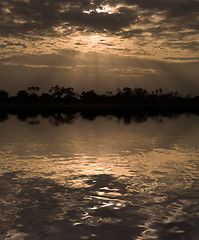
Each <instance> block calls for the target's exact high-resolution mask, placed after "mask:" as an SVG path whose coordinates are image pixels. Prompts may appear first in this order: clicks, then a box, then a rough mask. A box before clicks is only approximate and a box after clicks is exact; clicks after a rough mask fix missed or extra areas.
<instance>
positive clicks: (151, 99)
mask: <svg viewBox="0 0 199 240" xmlns="http://www.w3.org/2000/svg"><path fill="white" fill-rule="evenodd" d="M0 103H92V104H93V103H102V104H103V103H104V104H106V103H109V104H110V103H111V104H120V103H121V104H134V103H135V104H162V103H166V104H170V103H181V104H182V103H186V104H199V96H194V97H191V96H190V95H187V96H185V97H183V96H181V94H179V93H178V92H168V93H165V92H164V91H163V90H162V88H158V89H155V90H154V91H151V92H148V91H147V90H146V89H144V88H140V87H135V88H133V89H132V88H129V87H125V88H123V89H120V88H118V89H117V90H116V91H115V92H112V91H106V92H105V93H104V94H97V93H96V92H95V91H94V90H89V91H83V92H81V93H80V94H79V93H77V92H75V90H74V89H73V88H72V87H60V86H58V85H55V86H53V87H51V88H50V89H49V90H48V91H47V92H40V88H39V87H38V86H30V87H28V88H27V89H25V90H20V91H18V92H17V94H16V96H9V94H8V92H7V91H5V90H0Z"/></svg>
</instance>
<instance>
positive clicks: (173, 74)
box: [0, 0, 199, 95]
mask: <svg viewBox="0 0 199 240" xmlns="http://www.w3.org/2000/svg"><path fill="white" fill-rule="evenodd" d="M56 84H58V85H60V86H64V87H73V88H74V89H75V90H76V91H78V92H81V91H85V90H91V89H93V90H95V91H96V92H97V93H103V92H105V91H107V90H108V91H115V90H116V89H117V88H121V89H122V88H124V87H131V88H134V87H142V88H145V89H147V90H148V91H152V90H155V89H157V88H162V89H163V91H165V92H168V91H178V92H180V93H181V94H182V95H183V94H191V95H199V0H56V1H55V0H1V1H0V89H4V90H6V91H8V92H10V93H16V92H17V91H18V90H20V89H26V88H27V87H29V86H32V85H34V86H39V87H40V88H41V89H42V90H43V91H47V90H48V89H49V88H50V87H51V86H54V85H56Z"/></svg>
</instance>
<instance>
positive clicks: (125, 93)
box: [123, 87, 133, 97]
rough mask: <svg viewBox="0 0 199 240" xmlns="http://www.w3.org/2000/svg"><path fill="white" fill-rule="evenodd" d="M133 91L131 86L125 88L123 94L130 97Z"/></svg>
mask: <svg viewBox="0 0 199 240" xmlns="http://www.w3.org/2000/svg"><path fill="white" fill-rule="evenodd" d="M132 93H133V91H132V89H131V88H129V87H125V88H123V95H124V96H126V97H130V96H131V95H132Z"/></svg>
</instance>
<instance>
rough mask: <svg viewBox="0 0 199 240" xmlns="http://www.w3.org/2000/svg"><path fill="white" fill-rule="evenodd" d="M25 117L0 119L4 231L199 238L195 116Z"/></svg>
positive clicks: (54, 239) (1, 238)
mask: <svg viewBox="0 0 199 240" xmlns="http://www.w3.org/2000/svg"><path fill="white" fill-rule="evenodd" d="M21 120H22V119H21ZM21 120H19V119H17V117H16V116H9V119H8V120H5V121H3V122H0V164H1V167H0V240H13V239H14V240H29V239H30V240H37V239H38V240H74V239H75V240H79V239H93V240H94V239H100V240H101V239H103V240H127V239H136V240H145V239H146V240H147V239H160V240H172V239H175V240H177V239H183V240H189V239H194V240H198V239H199V116H195V115H190V116H185V115H181V116H178V117H174V118H162V117H154V118H148V119H145V118H144V119H143V118H139V117H134V118H133V119H122V118H116V117H114V116H106V117H100V116H99V117H96V118H94V119H90V120H88V119H85V118H82V117H81V116H79V115H78V114H77V116H64V115H60V116H54V117H48V118H42V117H41V116H38V117H37V118H36V119H35V118H28V119H23V121H21Z"/></svg>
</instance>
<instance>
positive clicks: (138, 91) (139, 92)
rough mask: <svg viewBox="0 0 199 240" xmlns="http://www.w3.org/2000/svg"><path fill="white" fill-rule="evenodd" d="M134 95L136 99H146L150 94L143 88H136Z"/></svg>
mask: <svg viewBox="0 0 199 240" xmlns="http://www.w3.org/2000/svg"><path fill="white" fill-rule="evenodd" d="M133 93H134V95H135V96H136V97H145V96H147V94H148V92H147V90H145V89H143V88H134V90H133Z"/></svg>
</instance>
